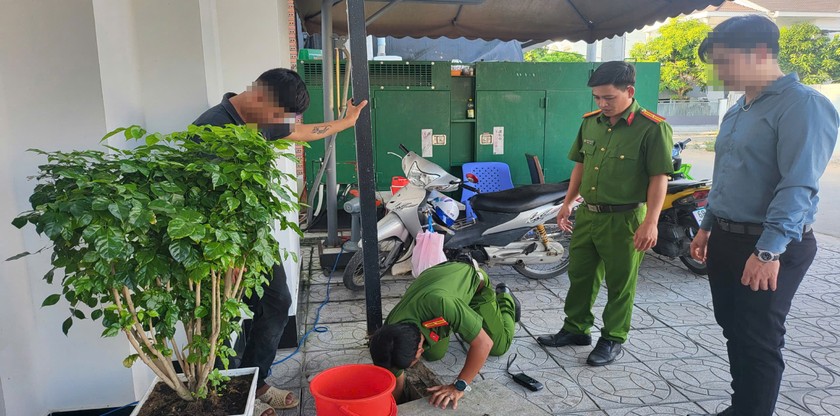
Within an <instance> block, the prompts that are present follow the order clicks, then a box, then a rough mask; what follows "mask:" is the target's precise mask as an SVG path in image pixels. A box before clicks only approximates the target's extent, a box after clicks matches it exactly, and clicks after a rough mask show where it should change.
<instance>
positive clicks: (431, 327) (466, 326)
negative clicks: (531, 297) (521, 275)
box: [385, 262, 516, 376]
mask: <svg viewBox="0 0 840 416" xmlns="http://www.w3.org/2000/svg"><path fill="white" fill-rule="evenodd" d="M479 287H481V289H480V290H479ZM515 312H516V310H515V305H514V301H513V298H512V297H511V296H510V294H507V293H503V294H499V295H497V294H496V292H495V291H494V290H493V287H492V285H491V283H490V277H489V276H488V275H487V273H486V272H485V271H484V270H481V269H479V268H477V267H473V266H472V265H469V264H466V263H460V262H447V263H442V264H439V265H437V266H434V267H430V268H428V269H426V270H425V271H424V272H423V273H421V274H420V276H418V277H417V280H415V281H414V283H412V284H411V286H409V287H408V290H406V292H405V294H404V295H403V297H402V299H400V302H399V303H397V305H396V306H395V307H394V309H393V310H391V313H389V314H388V317H387V318H386V319H385V324H386V325H390V324H399V323H406V322H407V323H413V324H415V325H417V327H418V328H419V329H420V333H421V335H422V336H423V350H424V352H423V358H425V359H427V360H429V361H435V360H439V359H441V358H443V356H444V355H446V351H447V349H449V337H450V336H451V335H452V333H457V334H459V335H460V336H461V338H462V339H463V340H464V341H466V342H468V343H471V342H472V341H473V340H474V339H475V338H476V337H477V336H478V334H479V333H481V330H482V329H484V331H485V332H486V333H487V335H488V336H489V337H490V339H491V340H492V341H493V347H492V348H491V350H490V355H493V356H499V355H502V354H504V353H505V352H507V350H508V349H509V348H510V345H511V343H512V342H513V334H514V331H515V328H514V316H515ZM391 371H393V372H394V375H396V376H399V375H400V374H401V373H402V370H399V369H391Z"/></svg>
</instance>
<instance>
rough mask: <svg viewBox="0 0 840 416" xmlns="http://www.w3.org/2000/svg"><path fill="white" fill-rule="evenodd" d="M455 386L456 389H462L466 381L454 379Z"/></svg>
mask: <svg viewBox="0 0 840 416" xmlns="http://www.w3.org/2000/svg"><path fill="white" fill-rule="evenodd" d="M455 388H456V389H458V391H464V390H466V388H467V382H466V381H464V380H455Z"/></svg>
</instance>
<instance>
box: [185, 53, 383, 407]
mask: <svg viewBox="0 0 840 416" xmlns="http://www.w3.org/2000/svg"><path fill="white" fill-rule="evenodd" d="M365 105H367V101H362V102H361V103H359V104H358V105H354V103H353V102H352V100H351V102H349V103H347V112H346V114H345V116H344V118H343V119H341V120H336V121H331V122H327V123H319V124H296V123H295V119H296V117H297V115H299V114H301V113H303V112H304V111H306V109H307V108H308V107H309V92H308V91H307V89H306V85H305V84H304V82H303V79H301V77H300V75H298V74H297V73H296V72H294V71H292V70H289V69H284V68H276V69H271V70H268V71H266V72H264V73H263V74H262V75H260V76H259V78H257V80H256V81H254V83H253V84H252V85H251V86H250V87H248V89H247V90H246V91H244V92H242V93H239V94H234V93H230V92H229V93H227V94H225V95H224V97H223V98H222V102H221V103H219V104H218V105H216V106H214V107H212V108H210V109H209V110H207V111H205V112H204V113H203V114H201V115H200V116H199V117H198V118H197V119H196V120H195V121H194V122H193V124H195V125H197V126H203V125H213V126H224V125H227V124H236V125H244V124H255V125H256V127H257V128H258V129H259V130H260V132H261V133H262V134H263V136H265V138H266V139H269V140H276V139H283V138H285V139H289V140H295V141H305V142H309V141H313V140H319V139H323V138H325V137H328V136H331V135H333V134H337V133H338V132H340V131H342V130H346V129H348V128H350V127H353V125H355V124H356V120H357V119H358V118H359V113H360V112H361V110H362V108H364V106H365ZM245 302H246V303H247V304H248V306H249V307H250V308H251V310H252V311H253V313H254V317H253V319H252V321H251V325H250V328H249V330H248V331H246V332H243V337H244V339H245V340H246V343H245V351H244V353H243V354H242V362H241V364H240V367H259V369H260V371H259V378H258V381H257V394H256V395H257V398H258V399H259V400H257V402H255V409H254V415H258V416H270V415H273V414H275V413H274V410H273V409H272V408H277V409H289V408H293V407H295V406H297V405H298V403H299V402H300V401H299V400H298V399H297V398H296V397H294V395H293V394H292V393H291V392H289V391H286V390H280V389H278V388H276V387H273V386H269V385H268V384H266V382H265V378H266V377H268V372H269V370H270V368H271V364H272V362H273V361H274V357H275V354H276V352H277V346H278V344H279V343H280V338H281V337H282V335H283V330H284V329H285V327H286V323H287V322H288V321H289V307H290V306H291V304H292V297H291V294H290V293H289V286H288V284H287V282H286V273H285V271H284V270H283V265H282V264H276V265H274V270H273V278H272V279H270V283H269V284H268V286H267V287H266V288H265V292H264V294H263V297H262V298H260V297H258V296H256V294H255V295H253V296H252V297H251V298H248V299H245ZM262 403H265V404H262ZM266 404H267V406H266ZM269 406H270V407H271V408H269Z"/></svg>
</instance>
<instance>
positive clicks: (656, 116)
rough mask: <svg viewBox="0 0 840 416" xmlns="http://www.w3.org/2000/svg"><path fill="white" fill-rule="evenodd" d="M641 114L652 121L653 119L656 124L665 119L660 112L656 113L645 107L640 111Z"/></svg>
mask: <svg viewBox="0 0 840 416" xmlns="http://www.w3.org/2000/svg"><path fill="white" fill-rule="evenodd" d="M639 114H641V115H643V116H644V117H645V118H646V119H648V120H650V121H652V122H654V123H656V124H659V123H661V122H663V121H665V117H662V116H660V115H659V114H656V113H654V112H652V111H648V110H645V109H642V111H639Z"/></svg>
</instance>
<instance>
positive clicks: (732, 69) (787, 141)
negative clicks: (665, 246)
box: [691, 16, 840, 416]
mask: <svg viewBox="0 0 840 416" xmlns="http://www.w3.org/2000/svg"><path fill="white" fill-rule="evenodd" d="M778 51H779V29H778V27H776V25H775V24H774V23H773V22H772V21H770V20H769V19H767V18H765V17H761V16H740V17H734V18H731V19H729V20H727V21H725V22H723V23H721V24H720V25H718V26H717V27H716V28H715V30H714V31H713V32H711V33H710V34H709V36H708V38H707V39H706V40H705V41H704V42H703V43H702V44H701V46H700V49H699V51H698V52H699V54H700V57H701V58H702V59H703V61H704V62H711V63H712V64H713V65H714V69H715V73H716V74H717V76H718V78H719V79H720V80H721V81H722V82H723V84H724V86H725V87H726V89H728V90H737V91H745V95H744V96H743V97H742V98H741V99H740V100H739V101H738V102H737V103H736V105H735V106H734V107H732V108H730V109H729V111H727V112H726V115H725V116H724V118H723V122H722V123H721V126H720V132H719V133H718V137H717V141H716V142H715V168H714V175H713V178H714V184H713V185H712V190H711V192H710V194H709V199H708V205H707V211H706V216H705V218H704V219H703V222H702V224H701V226H700V228H701V230H700V231H699V232H698V234H697V236H696V237H695V238H694V241H693V242H692V243H691V253H692V256H693V257H694V258H695V259H696V260H699V261H705V262H707V264H708V269H709V285H710V287H711V291H712V300H713V305H714V311H715V319H716V320H717V322H718V324H719V325H720V326H721V328H722V329H723V335H724V337H726V339H727V351H728V353H729V365H730V373H731V375H732V389H733V394H732V405H731V406H730V407H729V408H728V409H726V410H725V411H723V412H722V413H719V414H720V415H726V416H730V415H738V416H743V415H750V416H751V415H757V416H770V415H772V414H773V409H774V408H775V404H776V399H777V397H778V394H779V384H780V382H781V379H782V373H783V371H784V361H783V360H782V352H781V349H782V346H783V345H784V334H785V318H786V317H787V314H788V312H789V311H790V305H791V300H792V299H793V296H794V295H795V294H796V290H797V288H798V287H799V283H800V282H801V281H802V279H803V277H804V276H805V273H806V272H807V271H808V267H810V265H811V262H812V261H813V260H814V256H815V254H816V250H817V246H816V240H815V239H814V234H813V232H812V231H811V224H812V223H813V222H814V214H815V213H816V211H817V202H818V200H819V198H818V197H817V192H818V190H819V185H818V183H819V178H820V176H821V175H822V174H823V172H824V171H825V168H826V165H827V164H828V161H829V159H830V157H831V154H832V152H833V150H834V146H835V143H836V141H837V131H838V123H840V121H838V115H837V110H836V109H835V108H834V107H833V106H832V104H831V102H830V101H829V100H828V99H826V98H825V97H824V96H822V95H821V94H820V93H818V92H817V91H815V90H813V89H811V88H809V87H807V86H805V85H802V84H801V83H800V82H799V77H798V76H797V75H796V74H795V73H794V74H788V75H785V74H784V73H783V72H782V70H781V69H780V67H779V63H778V60H777V54H778Z"/></svg>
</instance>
